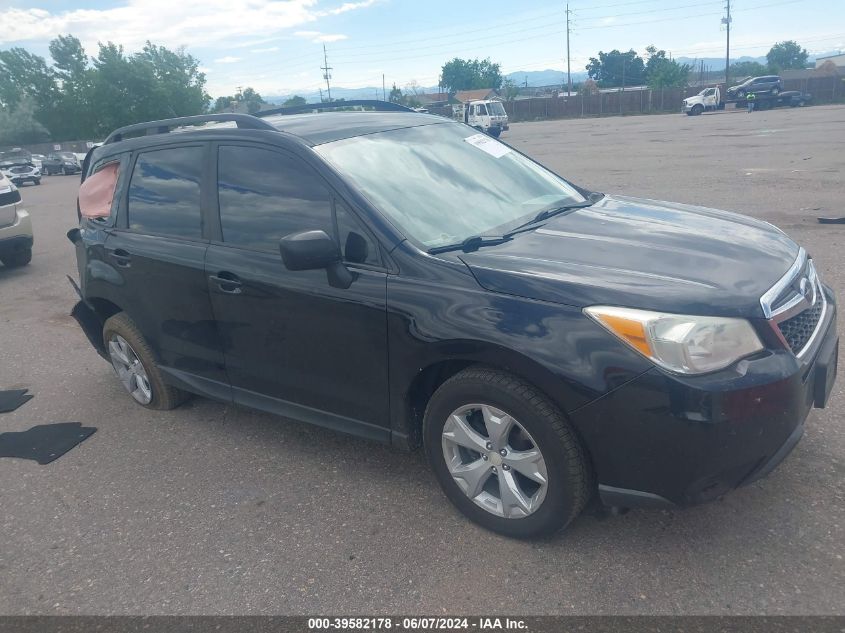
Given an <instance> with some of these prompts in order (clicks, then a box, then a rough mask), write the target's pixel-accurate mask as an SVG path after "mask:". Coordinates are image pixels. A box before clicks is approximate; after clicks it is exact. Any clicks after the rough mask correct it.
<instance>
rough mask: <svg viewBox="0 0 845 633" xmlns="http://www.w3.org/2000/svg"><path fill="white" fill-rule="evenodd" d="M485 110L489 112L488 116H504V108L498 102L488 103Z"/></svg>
mask: <svg viewBox="0 0 845 633" xmlns="http://www.w3.org/2000/svg"><path fill="white" fill-rule="evenodd" d="M487 108H488V109H489V110H490V114H492V115H493V116H505V106H503V105H502V104H501V103H499V102H498V101H493V102H492V103H488V104H487Z"/></svg>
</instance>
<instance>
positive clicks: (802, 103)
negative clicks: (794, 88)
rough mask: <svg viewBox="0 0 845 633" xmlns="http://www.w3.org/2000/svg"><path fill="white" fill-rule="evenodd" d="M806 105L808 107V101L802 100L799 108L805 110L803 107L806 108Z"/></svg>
mask: <svg viewBox="0 0 845 633" xmlns="http://www.w3.org/2000/svg"><path fill="white" fill-rule="evenodd" d="M806 105H807V102H806V101H804V100H803V99H802V100H801V101H799V102H798V107H799V108H803V107H804V106H806Z"/></svg>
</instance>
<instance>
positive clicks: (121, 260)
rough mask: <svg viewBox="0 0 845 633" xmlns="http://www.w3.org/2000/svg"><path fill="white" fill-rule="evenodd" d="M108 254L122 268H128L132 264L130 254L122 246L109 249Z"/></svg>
mask: <svg viewBox="0 0 845 633" xmlns="http://www.w3.org/2000/svg"><path fill="white" fill-rule="evenodd" d="M109 255H110V256H111V258H112V259H113V260H114V263H115V264H117V265H118V266H120V267H122V268H129V266H131V265H132V255H130V254H129V251H126V250H124V249H122V248H115V249H112V250H111V251H109Z"/></svg>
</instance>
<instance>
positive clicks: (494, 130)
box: [488, 127, 502, 138]
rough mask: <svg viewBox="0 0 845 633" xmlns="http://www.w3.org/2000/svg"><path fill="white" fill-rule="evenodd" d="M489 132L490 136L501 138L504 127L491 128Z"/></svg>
mask: <svg viewBox="0 0 845 633" xmlns="http://www.w3.org/2000/svg"><path fill="white" fill-rule="evenodd" d="M488 134H490V136H492V137H493V138H499V136H500V135H501V134H502V129H501V128H498V127H494V128H490V131H489V132H488Z"/></svg>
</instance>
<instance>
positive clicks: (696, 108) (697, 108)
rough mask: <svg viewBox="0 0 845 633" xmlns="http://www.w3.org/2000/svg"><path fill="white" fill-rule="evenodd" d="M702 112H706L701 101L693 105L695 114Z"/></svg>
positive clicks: (693, 113)
mask: <svg viewBox="0 0 845 633" xmlns="http://www.w3.org/2000/svg"><path fill="white" fill-rule="evenodd" d="M702 112H704V106H703V105H701V104H700V103H699V104H697V105H694V106H693V107H692V115H693V116H699V115H700V114H701V113H702Z"/></svg>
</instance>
